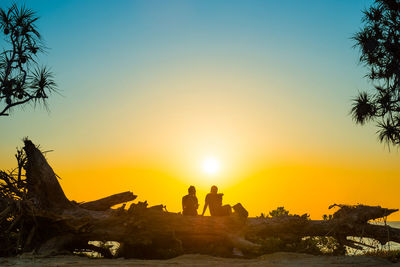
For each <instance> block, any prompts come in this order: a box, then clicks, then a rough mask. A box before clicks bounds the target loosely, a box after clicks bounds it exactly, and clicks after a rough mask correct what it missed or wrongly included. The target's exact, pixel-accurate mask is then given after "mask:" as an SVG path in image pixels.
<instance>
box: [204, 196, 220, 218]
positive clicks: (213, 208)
mask: <svg viewBox="0 0 400 267" xmlns="http://www.w3.org/2000/svg"><path fill="white" fill-rule="evenodd" d="M222 195H223V194H216V193H208V194H207V196H206V200H205V202H206V204H208V207H209V209H210V214H211V216H218V215H219V211H220V209H221V207H222Z"/></svg>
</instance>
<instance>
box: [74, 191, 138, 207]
mask: <svg viewBox="0 0 400 267" xmlns="http://www.w3.org/2000/svg"><path fill="white" fill-rule="evenodd" d="M136 198H137V196H135V195H134V194H133V193H132V192H129V191H127V192H123V193H119V194H115V195H112V196H109V197H105V198H101V199H98V200H95V201H90V202H84V203H81V204H79V207H81V208H84V209H87V210H98V211H104V210H108V209H110V208H111V207H112V206H115V205H118V204H120V203H124V202H128V201H132V200H135V199H136Z"/></svg>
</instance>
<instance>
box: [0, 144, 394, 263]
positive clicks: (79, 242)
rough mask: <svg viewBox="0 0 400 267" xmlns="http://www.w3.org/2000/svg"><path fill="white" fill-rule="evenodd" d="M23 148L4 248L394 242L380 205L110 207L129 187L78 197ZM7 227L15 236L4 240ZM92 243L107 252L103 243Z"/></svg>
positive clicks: (131, 250)
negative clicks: (275, 209) (324, 216)
mask: <svg viewBox="0 0 400 267" xmlns="http://www.w3.org/2000/svg"><path fill="white" fill-rule="evenodd" d="M24 149H25V151H26V155H27V159H28V160H27V166H26V179H27V184H28V192H27V197H26V198H23V197H22V199H12V198H5V197H3V198H2V202H4V201H5V202H7V203H8V206H5V205H0V207H1V208H2V210H1V211H0V227H1V228H2V229H1V230H2V231H3V230H4V233H3V234H0V241H6V242H5V243H4V244H5V245H4V247H2V246H1V245H0V253H2V254H3V255H4V254H7V253H8V254H12V253H19V252H21V251H32V250H33V251H36V252H37V253H40V254H52V253H59V252H60V251H65V250H66V251H70V252H72V251H76V250H87V249H90V248H91V247H92V245H88V241H93V240H98V241H117V242H119V243H120V244H121V247H120V249H119V252H118V253H119V255H120V256H125V257H138V258H168V257H173V256H177V255H180V254H182V253H189V252H190V253H207V254H212V255H223V256H232V255H233V254H232V253H233V248H236V249H239V250H240V251H241V252H242V253H244V254H245V255H247V256H254V255H259V254H262V253H265V252H267V251H268V249H266V247H268V246H266V242H267V241H269V242H272V241H271V240H275V239H277V240H279V242H281V243H282V244H284V245H285V246H277V245H275V247H274V249H282V250H285V249H288V248H287V247H288V245H290V244H292V245H293V244H295V245H296V246H299V244H301V242H303V239H304V238H305V237H314V236H316V237H332V238H334V240H336V242H337V244H338V246H341V247H343V246H344V245H347V246H352V247H357V246H358V245H359V244H357V242H354V241H351V240H348V239H347V237H350V236H358V237H368V238H373V239H375V240H378V241H379V242H380V243H382V244H385V243H386V242H388V241H393V242H398V243H400V229H396V228H391V227H389V226H383V225H371V224H368V221H369V220H371V219H376V218H381V217H386V216H388V215H390V214H391V213H393V212H395V211H397V209H385V208H381V207H370V206H364V205H358V206H346V205H339V210H338V211H337V212H336V213H335V214H334V216H333V218H332V219H331V220H325V221H313V220H309V219H308V218H307V216H297V215H294V216H292V215H290V216H289V215H285V216H279V217H273V218H245V217H242V216H240V215H238V214H234V215H232V216H225V217H202V216H182V215H180V214H175V213H170V212H166V211H164V210H163V209H162V206H160V207H161V208H158V207H153V208H147V203H143V202H142V203H138V204H132V205H131V207H130V208H129V209H128V210H126V209H122V208H120V209H110V207H112V206H114V205H116V204H120V203H124V202H127V201H131V200H133V199H135V198H136V196H135V195H133V194H132V193H131V192H124V193H120V194H116V195H112V196H110V197H106V198H103V199H100V200H97V201H92V202H86V203H83V204H77V203H75V202H70V201H69V200H68V199H67V198H66V197H65V194H64V192H63V191H62V189H61V187H60V185H59V183H58V181H57V177H56V175H55V174H54V172H53V170H52V169H51V167H50V166H49V165H48V163H47V161H46V159H45V158H44V157H43V155H42V153H41V152H40V151H39V150H38V149H37V147H36V146H34V145H33V143H32V142H30V141H29V140H25V147H24ZM3 228H4V229H3ZM12 234H14V235H16V236H17V237H16V239H15V240H12V242H9V240H10V236H12ZM11 239H12V238H11ZM274 242H275V241H274ZM0 243H1V242H0ZM270 244H271V243H270ZM7 246H11V248H12V249H10V248H9V247H7ZM13 246H15V247H13ZM92 248H93V247H92ZM92 250H96V249H92ZM97 251H100V252H101V253H102V254H103V255H105V256H110V255H111V253H109V251H108V250H107V249H106V248H99V249H98V250H97Z"/></svg>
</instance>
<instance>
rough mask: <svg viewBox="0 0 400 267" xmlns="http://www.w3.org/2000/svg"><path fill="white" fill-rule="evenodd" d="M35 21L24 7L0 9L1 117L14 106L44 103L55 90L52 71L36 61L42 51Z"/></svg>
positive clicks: (36, 18) (12, 6) (32, 15)
mask: <svg viewBox="0 0 400 267" xmlns="http://www.w3.org/2000/svg"><path fill="white" fill-rule="evenodd" d="M37 20H38V17H37V16H36V13H35V12H33V11H32V10H30V9H28V8H26V7H25V6H22V7H18V6H17V5H16V4H13V5H11V6H10V7H9V8H7V9H3V8H1V9H0V33H2V34H3V35H4V40H5V44H6V46H7V47H6V48H4V49H3V51H2V52H1V53H0V116H6V115H8V113H9V111H10V109H11V108H13V107H14V106H18V105H23V104H25V103H36V102H39V101H40V102H42V103H45V100H46V99H47V97H48V95H49V93H51V92H52V91H54V90H56V84H55V82H54V79H53V75H52V73H51V72H50V71H49V70H48V68H46V67H40V66H39V65H38V63H37V56H38V53H39V52H43V51H44V46H43V42H42V39H41V35H40V33H39V32H38V30H37V26H36V22H37Z"/></svg>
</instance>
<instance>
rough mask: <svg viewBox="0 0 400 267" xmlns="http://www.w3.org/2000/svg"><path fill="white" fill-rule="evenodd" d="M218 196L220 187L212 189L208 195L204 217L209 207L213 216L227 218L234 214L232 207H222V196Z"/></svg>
mask: <svg viewBox="0 0 400 267" xmlns="http://www.w3.org/2000/svg"><path fill="white" fill-rule="evenodd" d="M223 195H224V194H218V187H216V186H215V185H214V186H212V187H211V192H210V193H208V194H207V196H206V199H205V204H204V209H203V213H202V215H204V213H205V211H206V209H207V207H209V209H210V214H211V216H227V215H230V214H231V213H232V210H231V206H230V205H225V206H222V196H223Z"/></svg>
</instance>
